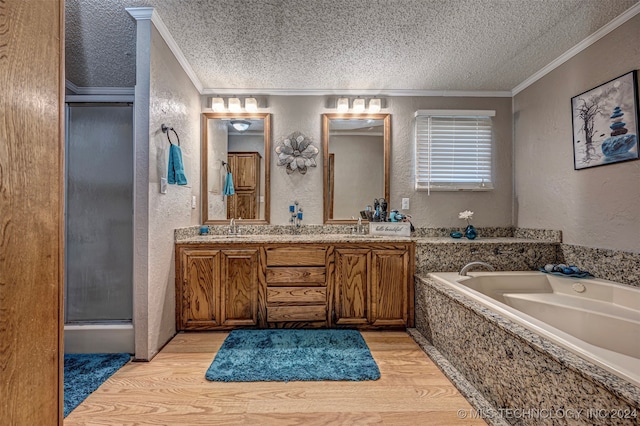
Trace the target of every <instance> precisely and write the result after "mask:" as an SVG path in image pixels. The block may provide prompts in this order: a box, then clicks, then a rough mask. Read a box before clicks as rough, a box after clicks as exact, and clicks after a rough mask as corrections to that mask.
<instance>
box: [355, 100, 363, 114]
mask: <svg viewBox="0 0 640 426" xmlns="http://www.w3.org/2000/svg"><path fill="white" fill-rule="evenodd" d="M353 112H355V113H360V112H364V99H362V98H356V99H354V100H353Z"/></svg>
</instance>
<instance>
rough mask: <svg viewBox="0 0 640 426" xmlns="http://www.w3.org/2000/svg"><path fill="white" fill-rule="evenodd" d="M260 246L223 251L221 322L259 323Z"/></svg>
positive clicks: (235, 324)
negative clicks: (257, 247) (258, 247)
mask: <svg viewBox="0 0 640 426" xmlns="http://www.w3.org/2000/svg"><path fill="white" fill-rule="evenodd" d="M258 259H259V253H258V249H238V250H223V251H222V268H221V274H220V296H221V306H220V324H221V325H225V326H237V325H244V326H255V325H257V324H258V267H259V264H258Z"/></svg>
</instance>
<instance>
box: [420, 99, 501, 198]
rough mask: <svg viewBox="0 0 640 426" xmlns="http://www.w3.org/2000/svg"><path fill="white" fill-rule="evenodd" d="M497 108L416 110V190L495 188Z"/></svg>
mask: <svg viewBox="0 0 640 426" xmlns="http://www.w3.org/2000/svg"><path fill="white" fill-rule="evenodd" d="M493 116H495V111H456V110H419V111H417V112H416V124H415V126H416V127H415V132H416V133H415V136H416V175H415V176H416V190H418V191H420V190H426V191H462V190H468V191H487V190H491V189H493V179H492V159H491V150H492V141H493V132H492V119H491V117H493Z"/></svg>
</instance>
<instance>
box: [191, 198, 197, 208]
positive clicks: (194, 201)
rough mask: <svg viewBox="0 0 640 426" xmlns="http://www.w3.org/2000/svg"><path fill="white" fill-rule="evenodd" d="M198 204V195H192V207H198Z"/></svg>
mask: <svg viewBox="0 0 640 426" xmlns="http://www.w3.org/2000/svg"><path fill="white" fill-rule="evenodd" d="M196 205H197V201H196V196H195V195H192V196H191V208H192V209H195V208H196Z"/></svg>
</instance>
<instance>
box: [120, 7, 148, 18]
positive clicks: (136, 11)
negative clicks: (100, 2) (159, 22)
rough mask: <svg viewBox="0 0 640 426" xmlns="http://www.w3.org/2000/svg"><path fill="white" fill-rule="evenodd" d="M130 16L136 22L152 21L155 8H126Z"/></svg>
mask: <svg viewBox="0 0 640 426" xmlns="http://www.w3.org/2000/svg"><path fill="white" fill-rule="evenodd" d="M124 9H125V10H126V11H127V12H129V15H131V16H133V19H135V20H136V21H144V20H148V19H151V16H152V15H153V7H125V8H124Z"/></svg>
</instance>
